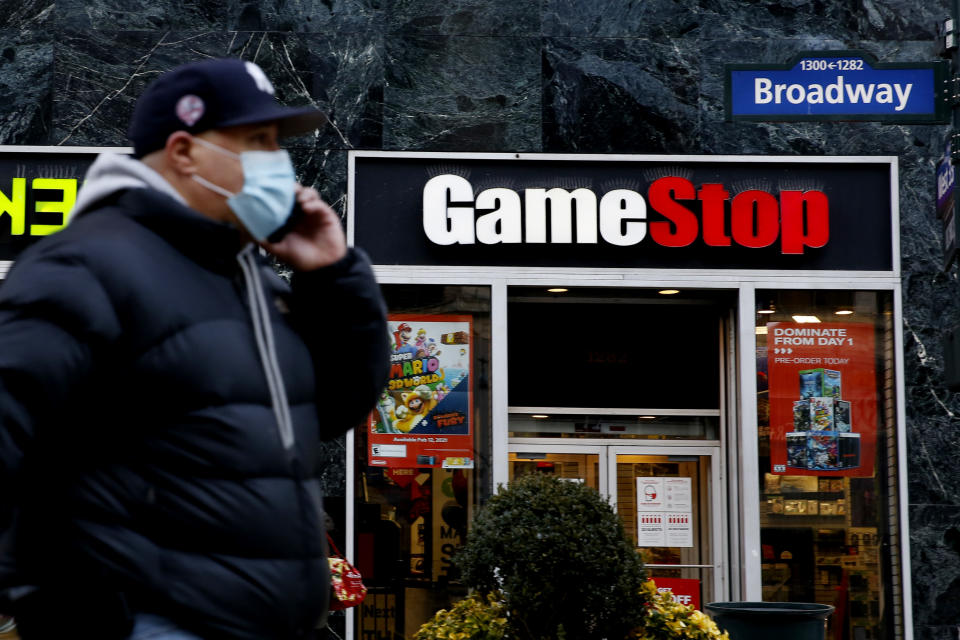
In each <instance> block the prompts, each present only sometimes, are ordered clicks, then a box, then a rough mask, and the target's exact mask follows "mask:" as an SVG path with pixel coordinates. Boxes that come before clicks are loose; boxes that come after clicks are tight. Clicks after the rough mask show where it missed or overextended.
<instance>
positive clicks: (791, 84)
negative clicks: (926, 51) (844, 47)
mask: <svg viewBox="0 0 960 640" xmlns="http://www.w3.org/2000/svg"><path fill="white" fill-rule="evenodd" d="M948 67H949V65H948V63H947V62H946V61H943V60H936V61H932V62H917V63H912V62H911V63H905V62H889V63H881V62H877V59H876V58H875V57H874V56H873V55H871V54H870V53H868V52H866V51H808V52H804V53H800V54H798V55H796V56H794V57H793V59H791V60H790V61H789V62H788V63H786V64H728V65H726V92H725V100H726V113H727V120H728V121H736V120H748V121H767V122H770V121H803V120H821V121H823V120H857V121H879V122H899V123H908V122H909V123H927V124H935V123H943V124H946V123H949V122H950V108H949V105H948V103H947V99H946V98H947V83H946V81H947V78H948V73H949V70H948Z"/></svg>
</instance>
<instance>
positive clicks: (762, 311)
mask: <svg viewBox="0 0 960 640" xmlns="http://www.w3.org/2000/svg"><path fill="white" fill-rule="evenodd" d="M776 312H777V310H776V309H760V311H757V313H763V314H768V313H776Z"/></svg>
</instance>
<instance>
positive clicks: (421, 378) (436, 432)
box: [369, 314, 473, 469]
mask: <svg viewBox="0 0 960 640" xmlns="http://www.w3.org/2000/svg"><path fill="white" fill-rule="evenodd" d="M388 325H389V331H390V340H391V345H392V353H391V356H390V379H389V381H388V383H387V388H386V389H384V391H383V393H381V394H380V400H379V401H378V402H377V406H376V409H375V410H374V411H373V413H372V414H371V416H370V424H369V443H370V464H371V465H373V466H385V467H442V468H446V469H456V468H472V467H473V434H472V433H471V430H470V416H471V409H472V406H471V404H472V396H471V393H470V382H471V381H470V378H471V376H470V363H471V353H470V348H471V344H470V338H471V335H472V333H471V329H472V326H471V325H472V318H471V317H470V316H459V315H457V316H448V315H409V314H398V315H391V316H390V318H389V323H388Z"/></svg>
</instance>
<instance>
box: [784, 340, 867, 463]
mask: <svg viewBox="0 0 960 640" xmlns="http://www.w3.org/2000/svg"><path fill="white" fill-rule="evenodd" d="M875 349H876V345H875V344H874V331H873V325H871V324H866V323H856V322H844V323H827V322H824V323H813V324H808V323H795V322H771V323H769V324H767V368H768V370H769V371H768V375H769V394H770V463H771V471H772V472H773V473H775V474H786V475H816V476H851V477H866V478H869V477H872V476H873V473H874V457H875V452H876V441H877V380H876V360H875V357H876V356H875Z"/></svg>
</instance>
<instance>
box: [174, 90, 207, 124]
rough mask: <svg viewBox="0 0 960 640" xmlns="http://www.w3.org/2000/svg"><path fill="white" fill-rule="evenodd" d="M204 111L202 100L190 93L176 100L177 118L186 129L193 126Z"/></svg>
mask: <svg viewBox="0 0 960 640" xmlns="http://www.w3.org/2000/svg"><path fill="white" fill-rule="evenodd" d="M205 110H206V107H205V106H204V104H203V100H201V99H200V98H199V97H197V96H195V95H193V94H191V93H188V94H187V95H185V96H183V97H182V98H180V99H179V100H177V117H178V118H180V121H181V122H183V123H184V124H185V125H187V126H188V127H192V126H193V125H195V124H196V123H197V120H199V119H200V118H202V117H203V112H204V111H205Z"/></svg>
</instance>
